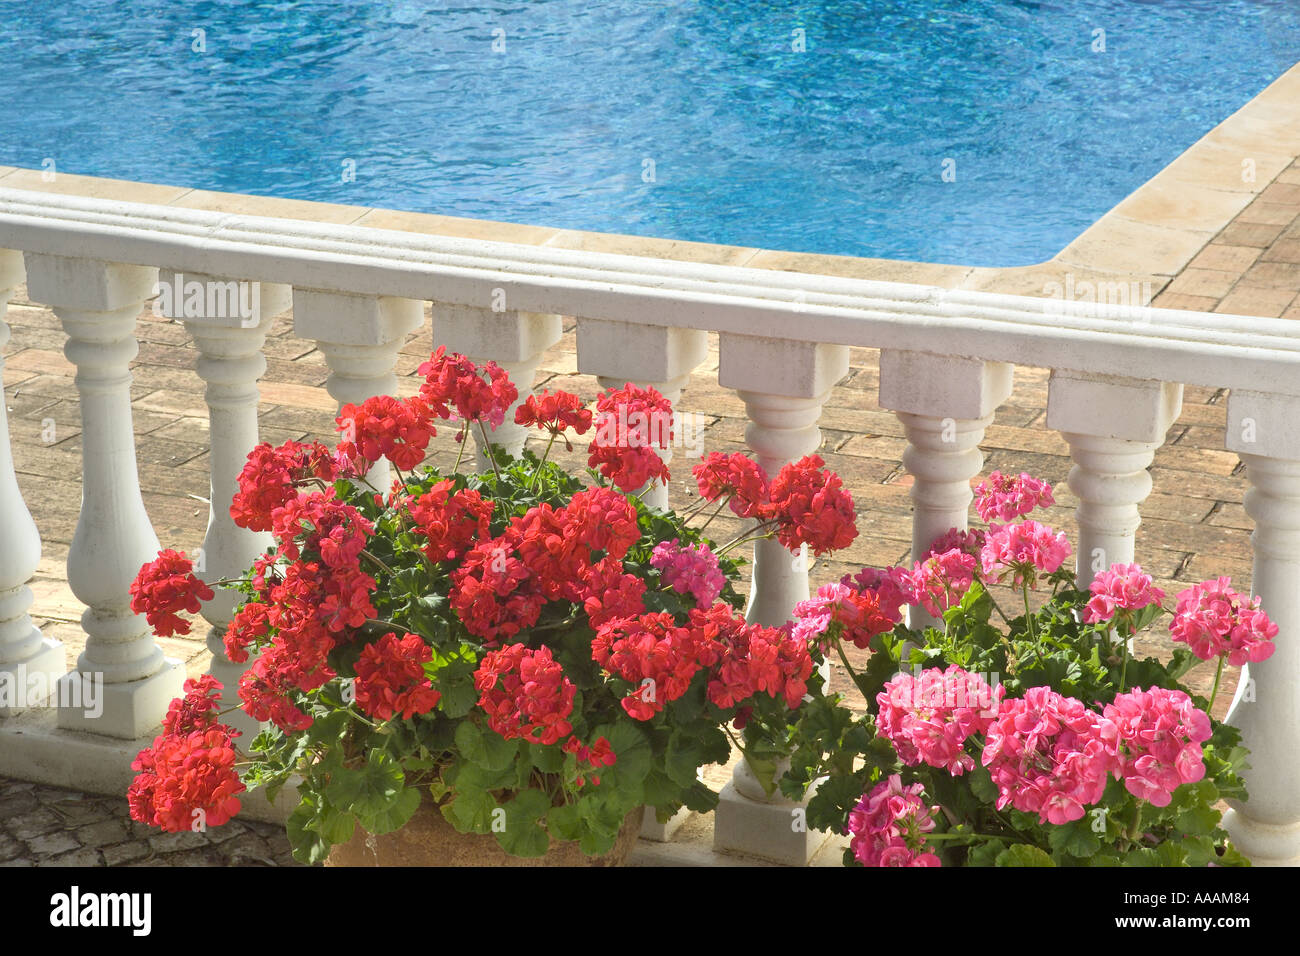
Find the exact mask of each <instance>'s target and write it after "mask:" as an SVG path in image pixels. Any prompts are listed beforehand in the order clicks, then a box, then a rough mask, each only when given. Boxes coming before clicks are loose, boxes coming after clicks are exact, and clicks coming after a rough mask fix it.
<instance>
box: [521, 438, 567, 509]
mask: <svg viewBox="0 0 1300 956" xmlns="http://www.w3.org/2000/svg"><path fill="white" fill-rule="evenodd" d="M559 435H560V433H559V432H551V440H550V441H548V442H547V443H546V451H544V452H542V457H541V460H540V461H538V462H537V470H536V471H534V472H533V477H532V479H531V480H530V481H529V482H528V493H529V494H532V492H533V486H534V485H536V484H537V476H538V475H540V474H541V473H542V466H543V465H545V464H546V456H547V455H549V454H550V453H551V446H552V445H554V444H555V439H556V438H558V437H559Z"/></svg>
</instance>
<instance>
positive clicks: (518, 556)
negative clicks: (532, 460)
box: [451, 488, 645, 642]
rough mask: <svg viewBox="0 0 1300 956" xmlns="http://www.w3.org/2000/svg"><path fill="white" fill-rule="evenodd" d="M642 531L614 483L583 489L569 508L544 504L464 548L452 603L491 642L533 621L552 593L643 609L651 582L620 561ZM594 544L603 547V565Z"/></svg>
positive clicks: (623, 610)
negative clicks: (627, 570)
mask: <svg viewBox="0 0 1300 956" xmlns="http://www.w3.org/2000/svg"><path fill="white" fill-rule="evenodd" d="M640 537H641V531H640V528H639V527H638V526H637V523H636V508H635V507H634V506H633V505H632V503H631V502H630V501H629V500H628V499H627V497H626V496H625V495H622V494H619V493H618V492H616V491H614V490H613V489H610V488H592V489H589V490H587V491H580V492H578V493H577V494H575V495H574V496H573V497H572V498H571V499H570V501H569V504H568V505H566V506H565V507H563V508H553V507H551V506H550V505H549V504H542V505H539V506H537V507H534V508H532V509H530V510H529V511H528V512H527V513H526V514H525V515H523V516H522V517H516V518H513V519H511V523H510V526H509V527H508V528H507V529H506V530H505V532H504V533H502V534H501V535H499V536H498V537H496V538H490V539H486V540H480V541H479V543H478V544H476V545H475V546H474V547H473V548H471V549H470V550H469V552H468V553H466V555H465V557H464V560H463V561H462V562H461V564H460V567H458V568H457V569H456V570H455V571H454V572H453V573H452V585H453V587H452V592H451V605H452V607H453V608H454V609H455V610H456V613H457V614H458V615H459V616H460V619H461V621H462V622H463V623H464V625H465V627H466V628H467V629H468V630H469V632H470V633H471V634H474V635H476V636H477V637H480V638H482V639H483V640H485V641H488V642H496V641H498V640H499V639H500V638H501V637H503V636H504V637H513V636H514V635H516V634H518V633H519V632H520V631H522V630H523V629H524V628H527V627H531V626H532V625H533V624H535V623H536V622H537V619H538V617H539V616H540V614H541V612H542V608H543V607H544V606H545V605H546V603H547V602H548V601H555V600H567V601H573V602H575V603H578V604H583V605H584V606H585V605H586V603H587V602H588V601H589V600H593V601H594V602H595V604H593V608H599V609H603V611H604V613H603V614H600V613H599V612H598V616H602V617H610V616H621V615H623V614H639V613H641V611H644V610H645V607H644V604H643V603H642V602H641V597H640V595H641V594H643V593H644V590H645V582H644V581H642V580H641V579H640V578H637V577H636V576H635V575H631V574H626V573H625V572H624V571H623V570H622V564H621V562H622V559H623V557H624V555H626V554H627V552H628V550H629V549H630V548H631V547H632V545H633V544H635V543H636V542H637V541H638V540H639V539H640ZM596 552H604V556H603V558H601V559H600V561H599V565H598V564H597V560H596V558H595V553H596Z"/></svg>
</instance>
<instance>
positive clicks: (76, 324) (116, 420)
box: [26, 253, 185, 738]
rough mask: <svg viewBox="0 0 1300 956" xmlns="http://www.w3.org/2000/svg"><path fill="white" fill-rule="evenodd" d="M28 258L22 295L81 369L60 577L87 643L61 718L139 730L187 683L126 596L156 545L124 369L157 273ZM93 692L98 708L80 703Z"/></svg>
mask: <svg viewBox="0 0 1300 956" xmlns="http://www.w3.org/2000/svg"><path fill="white" fill-rule="evenodd" d="M26 260H27V290H28V296H29V297H30V298H31V299H32V300H33V301H35V302H41V303H44V304H46V305H49V306H50V307H51V308H52V309H53V310H54V314H55V315H56V316H57V317H58V318H59V321H60V322H62V324H63V328H64V331H65V332H67V334H68V343H67V345H66V346H65V348H64V354H65V355H66V356H67V358H68V361H70V362H72V364H73V365H75V366H76V367H77V379H76V383H77V393H78V395H79V397H80V399H81V441H82V475H83V477H82V497H81V515H80V517H79V518H78V519H77V530H76V533H75V535H74V536H73V539H72V547H71V549H70V550H69V552H68V585H69V586H70V587H71V589H72V593H73V594H75V595H76V596H77V599H78V600H80V601H81V602H82V603H83V604H86V605H88V607H87V609H86V611H85V613H84V614H82V617H81V626H82V628H83V629H84V630H85V632H86V648H85V650H84V651H82V653H81V656H80V657H79V658H78V659H77V671H76V672H75V673H70V674H68V675H66V676H65V677H63V678H62V679H61V681H60V690H59V699H60V707H59V726H60V727H64V728H68V729H74V730H86V731H90V732H92V733H99V734H104V735H106V736H110V737H125V738H136V737H140V736H142V735H144V734H145V733H146V732H147V731H149V730H150V729H152V728H153V727H154V726H155V725H157V724H158V722H159V721H160V720H161V719H162V716H163V714H164V713H166V712H167V706H168V704H169V703H170V702H171V700H172V698H173V697H176V696H179V695H180V693H181V685H182V684H183V683H184V680H185V669H184V667H183V665H182V664H181V662H180V661H176V660H172V659H170V658H167V657H166V656H165V655H164V654H163V651H162V648H161V647H159V646H158V644H157V642H156V641H155V640H154V637H153V633H152V631H151V630H150V628H149V626H148V624H147V623H146V621H145V619H144V617H143V616H137V615H136V614H134V613H132V611H131V607H130V603H131V599H130V594H129V588H130V585H131V582H132V581H133V580H134V579H135V576H136V574H138V573H139V570H140V567H141V565H143V564H145V563H146V562H148V561H152V560H153V559H154V558H155V557H156V556H157V553H158V538H157V536H156V535H155V534H154V530H153V526H152V525H151V524H150V523H149V516H148V514H146V513H145V508H144V501H143V500H142V499H141V497H140V483H139V476H138V474H137V471H136V458H135V434H134V432H133V430H132V423H131V373H130V372H129V371H128V363H129V362H130V361H131V360H132V359H133V358H135V355H136V352H137V351H138V345H137V343H136V339H135V322H136V319H137V317H138V316H139V315H140V311H141V308H142V306H143V305H144V302H145V299H147V298H148V297H149V296H150V295H151V294H152V293H153V290H154V283H155V279H156V277H157V274H158V272H157V270H156V269H152V268H147V267H143V266H137V265H126V264H121V263H112V262H100V261H96V260H92V259H72V258H64V257H60V256H49V255H33V254H31V253H28V254H27V257H26ZM101 683H102V689H97V688H99V686H100V685H101ZM92 697H93V698H99V700H100V701H102V708H101V707H99V706H94V707H87V706H83V704H84V703H86V702H87V700H88V699H90V698H92ZM99 710H102V713H97V712H96V711H99Z"/></svg>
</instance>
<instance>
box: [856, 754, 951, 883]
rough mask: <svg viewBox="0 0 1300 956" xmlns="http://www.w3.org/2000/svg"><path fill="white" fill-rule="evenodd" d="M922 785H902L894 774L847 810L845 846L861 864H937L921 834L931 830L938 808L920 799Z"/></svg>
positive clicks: (936, 858)
mask: <svg viewBox="0 0 1300 956" xmlns="http://www.w3.org/2000/svg"><path fill="white" fill-rule="evenodd" d="M923 790H924V788H923V787H922V785H921V784H919V783H915V784H912V785H911V786H910V787H904V786H903V780H902V778H901V777H900V776H899V775H898V774H894V775H892V776H891V777H889V778H888V779H887V780H882V781H880V783H878V784H876V786H875V787H873V788H872V790H871V792H870V793H867V794H864V795H863V797H862V799H861V800H860V801H859V802H858V805H857V806H856V807H854V808H853V810H852V811H851V812H850V813H849V821H848V826H847V832H848V833H849V835H850V836H852V840H850V841H849V849H850V850H852V851H853V857H854V859H856V860H857V861H858V862H859V863H861V864H862V865H863V866H938V865H939V858H938V857H937V856H935V854H934V853H932V852H930V851H929V850H928V849H927V847H926V842H925V834H927V833H929V832H930V831H931V830H933V829H934V814H936V813H938V807H927V806H926V805H925V802H924V801H923V800H922V799H921V794H922V792H923Z"/></svg>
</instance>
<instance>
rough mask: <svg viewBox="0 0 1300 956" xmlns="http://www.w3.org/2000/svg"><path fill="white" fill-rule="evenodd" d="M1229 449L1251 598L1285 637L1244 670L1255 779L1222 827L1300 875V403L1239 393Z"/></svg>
mask: <svg viewBox="0 0 1300 956" xmlns="http://www.w3.org/2000/svg"><path fill="white" fill-rule="evenodd" d="M1227 447H1228V449H1229V450H1230V451H1235V452H1237V453H1238V454H1239V455H1240V456H1241V460H1242V461H1244V462H1245V463H1246V478H1247V480H1248V481H1249V482H1250V490H1248V491H1247V492H1246V496H1245V506H1246V513H1247V514H1249V515H1250V516H1251V518H1253V519H1254V520H1255V530H1254V532H1253V533H1252V534H1251V536H1250V541H1251V545H1252V547H1253V550H1254V557H1255V560H1254V569H1253V570H1254V573H1253V578H1252V581H1251V593H1252V594H1254V595H1258V596H1259V598H1260V606H1261V607H1263V609H1264V610H1265V612H1267V614H1268V616H1269V617H1270V618H1271V619H1272V621H1273V623H1274V624H1276V625H1277V627H1278V633H1277V637H1276V638H1275V639H1274V645H1275V650H1274V652H1273V656H1272V657H1270V658H1269V659H1268V660H1266V661H1261V662H1260V663H1258V664H1247V665H1246V666H1245V667H1243V668H1242V670H1241V677H1240V680H1239V682H1238V684H1237V693H1236V696H1235V697H1234V698H1233V701H1232V706H1231V707H1230V708H1229V709H1228V716H1227V722H1228V723H1229V724H1231V725H1232V726H1234V727H1237V728H1238V729H1240V730H1241V734H1242V743H1243V744H1244V745H1245V746H1246V747H1247V748H1249V750H1250V757H1249V758H1248V759H1247V762H1248V763H1249V764H1250V769H1249V770H1245V771H1243V772H1242V777H1243V778H1244V779H1245V781H1246V792H1247V793H1248V794H1249V796H1250V799H1249V800H1248V801H1246V802H1245V803H1240V802H1237V801H1235V800H1229V801H1228V804H1229V806H1230V808H1231V809H1229V810H1228V812H1227V813H1226V814H1225V815H1224V820H1223V825H1224V827H1225V829H1227V831H1228V833H1229V834H1231V835H1232V840H1233V843H1234V844H1235V845H1236V846H1237V848H1238V849H1239V850H1241V852H1242V853H1244V854H1245V855H1246V856H1247V857H1249V858H1250V859H1251V861H1252V862H1253V863H1255V864H1256V865H1272V866H1297V865H1300V763H1298V762H1297V761H1296V759H1295V755H1296V752H1297V751H1298V750H1300V398H1297V397H1296V396H1293V395H1278V394H1269V393H1265V392H1251V391H1244V390H1239V389H1233V391H1232V392H1231V393H1230V394H1229V396H1228V435H1227Z"/></svg>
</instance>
